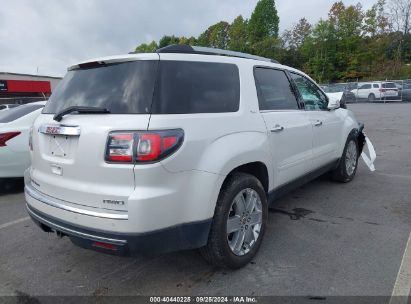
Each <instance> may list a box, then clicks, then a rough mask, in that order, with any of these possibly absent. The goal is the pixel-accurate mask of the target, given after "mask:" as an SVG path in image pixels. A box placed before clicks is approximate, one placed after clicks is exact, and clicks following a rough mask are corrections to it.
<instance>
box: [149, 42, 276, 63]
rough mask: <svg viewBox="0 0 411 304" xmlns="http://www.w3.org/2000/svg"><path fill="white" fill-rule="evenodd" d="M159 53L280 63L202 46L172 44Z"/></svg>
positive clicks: (158, 50)
mask: <svg viewBox="0 0 411 304" xmlns="http://www.w3.org/2000/svg"><path fill="white" fill-rule="evenodd" d="M156 52H157V53H184V54H202V55H220V56H229V57H238V58H246V59H253V60H260V61H267V62H272V63H279V62H278V61H277V60H274V59H270V58H266V57H261V56H256V55H251V54H247V53H241V52H235V51H228V50H222V49H215V48H209V47H202V46H191V45H185V44H182V45H179V44H172V45H168V46H165V47H163V48H160V49H157V50H156Z"/></svg>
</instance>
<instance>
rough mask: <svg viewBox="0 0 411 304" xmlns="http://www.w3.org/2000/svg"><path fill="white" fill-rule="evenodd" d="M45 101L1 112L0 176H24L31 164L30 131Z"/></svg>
mask: <svg viewBox="0 0 411 304" xmlns="http://www.w3.org/2000/svg"><path fill="white" fill-rule="evenodd" d="M45 104H46V102H45V101H41V102H34V103H29V104H26V105H22V106H19V107H16V108H13V109H10V110H8V111H4V112H1V113H0V178H12V177H23V176H24V171H25V170H26V169H27V168H28V167H29V166H30V153H29V132H30V128H31V126H32V124H33V122H34V120H35V119H36V118H37V117H38V116H39V114H40V112H41V110H42V109H43V107H44V105H45Z"/></svg>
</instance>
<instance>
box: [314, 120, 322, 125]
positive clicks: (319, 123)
mask: <svg viewBox="0 0 411 304" xmlns="http://www.w3.org/2000/svg"><path fill="white" fill-rule="evenodd" d="M322 125H323V122H322V121H321V120H317V122H316V123H315V124H314V126H316V127H319V126H322Z"/></svg>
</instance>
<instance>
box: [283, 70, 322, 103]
mask: <svg viewBox="0 0 411 304" xmlns="http://www.w3.org/2000/svg"><path fill="white" fill-rule="evenodd" d="M291 77H292V78H293V80H294V82H295V84H296V86H297V89H298V91H299V92H300V95H301V97H302V98H303V100H304V105H305V109H306V110H308V111H319V110H326V109H327V105H328V101H327V97H326V96H325V95H324V93H323V92H321V90H320V89H319V88H318V87H317V85H316V84H315V83H314V82H312V81H311V80H309V79H308V78H306V77H304V76H301V75H298V74H294V73H291Z"/></svg>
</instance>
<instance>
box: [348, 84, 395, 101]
mask: <svg viewBox="0 0 411 304" xmlns="http://www.w3.org/2000/svg"><path fill="white" fill-rule="evenodd" d="M398 91H399V90H398V87H397V85H396V84H395V82H366V83H360V84H359V85H358V88H357V89H354V90H352V91H351V92H353V93H354V95H355V97H356V98H357V99H360V100H368V101H369V102H374V101H377V100H396V99H399V94H398Z"/></svg>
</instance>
